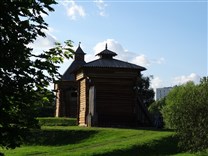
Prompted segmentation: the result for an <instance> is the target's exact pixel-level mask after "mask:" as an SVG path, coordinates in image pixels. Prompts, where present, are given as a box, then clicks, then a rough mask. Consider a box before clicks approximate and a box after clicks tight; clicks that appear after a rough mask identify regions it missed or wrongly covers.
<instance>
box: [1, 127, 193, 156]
mask: <svg viewBox="0 0 208 156" xmlns="http://www.w3.org/2000/svg"><path fill="white" fill-rule="evenodd" d="M174 134H175V133H174V132H170V131H158V130H147V129H146V130H142V129H118V128H89V127H78V126H43V127H42V130H37V131H34V133H33V137H32V138H33V139H30V140H28V141H27V142H26V144H25V145H23V146H22V147H20V148H16V149H14V150H0V152H4V153H5V155H6V156H32V155H34V156H55V155H58V156H82V155H84V156H92V155H94V156H140V155H141V156H146V155H147V156H153V155H161V156H165V155H175V156H194V154H189V153H182V152H180V150H179V149H178V147H177V139H176V137H175V136H174Z"/></svg>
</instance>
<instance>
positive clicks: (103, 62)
mask: <svg viewBox="0 0 208 156" xmlns="http://www.w3.org/2000/svg"><path fill="white" fill-rule="evenodd" d="M97 55H98V56H100V59H97V60H95V61H92V62H89V63H86V64H85V65H83V67H91V68H93V67H97V68H123V69H124V68H125V69H137V70H140V71H142V70H146V68H144V67H142V66H138V65H136V64H132V63H128V62H125V61H121V60H117V59H114V58H113V57H114V56H116V55H117V54H116V53H115V52H113V51H110V50H108V49H107V44H106V47H105V50H103V51H101V52H100V53H98V54H97Z"/></svg>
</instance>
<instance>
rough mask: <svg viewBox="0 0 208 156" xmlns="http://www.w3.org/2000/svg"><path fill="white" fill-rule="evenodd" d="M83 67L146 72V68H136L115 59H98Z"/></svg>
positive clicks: (133, 65) (136, 66)
mask: <svg viewBox="0 0 208 156" xmlns="http://www.w3.org/2000/svg"><path fill="white" fill-rule="evenodd" d="M83 67H87V68H124V69H137V70H140V71H143V70H146V68H144V67H142V66H138V65H135V64H132V63H128V62H125V61H121V60H117V59H103V58H100V59H98V60H95V61H92V62H89V63H86V64H84V65H83Z"/></svg>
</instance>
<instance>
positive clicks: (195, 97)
mask: <svg viewBox="0 0 208 156" xmlns="http://www.w3.org/2000/svg"><path fill="white" fill-rule="evenodd" d="M162 114H163V117H164V121H165V125H166V127H167V128H173V129H175V130H176V132H177V134H178V136H179V139H180V141H179V146H180V147H182V148H183V149H184V150H188V151H200V150H204V149H207V148H208V81H205V82H204V81H201V83H200V84H199V85H195V84H194V83H193V82H189V83H187V84H185V85H182V86H178V87H175V88H174V89H173V90H172V91H170V93H169V94H168V96H167V98H166V106H164V107H163V109H162Z"/></svg>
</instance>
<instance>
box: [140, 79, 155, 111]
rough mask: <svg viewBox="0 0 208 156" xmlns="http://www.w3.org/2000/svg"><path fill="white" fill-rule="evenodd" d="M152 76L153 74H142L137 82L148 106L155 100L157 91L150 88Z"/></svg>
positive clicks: (143, 99) (142, 98)
mask: <svg viewBox="0 0 208 156" xmlns="http://www.w3.org/2000/svg"><path fill="white" fill-rule="evenodd" d="M151 78H152V76H149V77H148V76H147V77H145V76H141V78H139V79H138V84H137V88H138V93H139V96H140V97H141V100H142V102H143V104H144V105H145V106H146V107H149V106H150V104H151V103H153V102H154V96H155V93H154V90H153V89H152V88H150V81H151Z"/></svg>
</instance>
